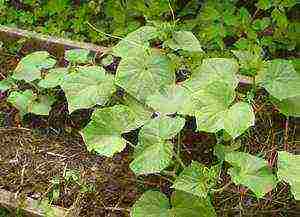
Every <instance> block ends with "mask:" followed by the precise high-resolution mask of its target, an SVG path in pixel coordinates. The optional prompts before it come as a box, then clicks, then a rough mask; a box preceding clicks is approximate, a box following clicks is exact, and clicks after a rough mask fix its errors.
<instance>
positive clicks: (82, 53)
mask: <svg viewBox="0 0 300 217" xmlns="http://www.w3.org/2000/svg"><path fill="white" fill-rule="evenodd" d="M65 58H66V60H67V61H69V62H70V63H78V64H82V63H89V62H91V61H92V58H91V56H90V51H89V50H85V49H72V50H67V51H66V53H65Z"/></svg>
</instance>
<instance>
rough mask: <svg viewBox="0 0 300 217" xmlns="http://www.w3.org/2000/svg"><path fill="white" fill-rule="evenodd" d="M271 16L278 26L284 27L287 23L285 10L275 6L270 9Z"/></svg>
mask: <svg viewBox="0 0 300 217" xmlns="http://www.w3.org/2000/svg"><path fill="white" fill-rule="evenodd" d="M271 17H272V19H273V20H274V21H275V22H276V24H277V26H278V27H279V28H286V27H287V26H288V25H289V21H288V18H287V17H286V15H285V12H284V11H282V10H280V9H278V8H275V9H274V10H273V11H272V13H271Z"/></svg>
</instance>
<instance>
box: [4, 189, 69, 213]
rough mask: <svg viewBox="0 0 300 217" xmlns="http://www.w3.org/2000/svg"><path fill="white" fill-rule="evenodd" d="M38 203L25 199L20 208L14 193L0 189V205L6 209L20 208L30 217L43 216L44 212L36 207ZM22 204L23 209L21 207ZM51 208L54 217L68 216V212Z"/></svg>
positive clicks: (63, 209) (54, 207)
mask: <svg viewBox="0 0 300 217" xmlns="http://www.w3.org/2000/svg"><path fill="white" fill-rule="evenodd" d="M38 203H39V201H38V200H34V199H32V198H29V197H26V198H25V201H24V202H23V201H22V203H21V204H22V206H20V202H19V200H18V197H17V195H16V194H15V193H11V192H9V191H6V190H3V189H0V205H1V206H3V207H5V208H8V209H17V208H21V209H23V210H24V211H25V212H26V213H28V214H30V215H31V216H37V217H40V216H44V212H43V210H42V209H40V208H38V207H36V205H37V204H38ZM23 204H24V207H23ZM51 208H52V209H53V212H54V214H55V216H56V217H64V216H67V215H68V212H69V210H68V209H65V208H62V207H58V206H53V205H51Z"/></svg>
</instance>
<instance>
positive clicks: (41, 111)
mask: <svg viewBox="0 0 300 217" xmlns="http://www.w3.org/2000/svg"><path fill="white" fill-rule="evenodd" d="M7 100H8V102H10V103H11V104H13V105H14V106H15V107H16V108H17V109H18V110H19V111H20V113H21V115H22V116H23V115H24V114H26V113H34V114H37V115H48V113H49V111H50V110H51V105H52V104H53V102H54V98H52V97H49V96H43V95H42V96H35V95H34V93H33V92H32V90H25V91H24V92H19V91H13V92H11V93H10V95H9V97H8V99H7Z"/></svg>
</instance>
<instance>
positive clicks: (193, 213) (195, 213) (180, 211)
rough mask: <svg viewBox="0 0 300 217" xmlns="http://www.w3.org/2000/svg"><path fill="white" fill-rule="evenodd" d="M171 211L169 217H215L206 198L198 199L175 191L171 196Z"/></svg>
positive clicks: (213, 210) (212, 208)
mask: <svg viewBox="0 0 300 217" xmlns="http://www.w3.org/2000/svg"><path fill="white" fill-rule="evenodd" d="M171 203H172V209H171V210H170V215H169V217H171V216H172V217H173V216H175V217H216V216H217V214H216V212H215V209H214V207H213V206H212V204H211V202H210V201H209V197H207V198H199V197H197V196H195V195H192V194H188V193H186V192H183V191H175V192H174V193H173V194H172V196H171Z"/></svg>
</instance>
